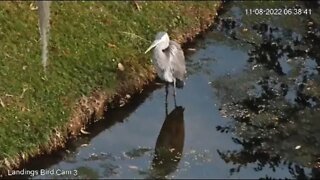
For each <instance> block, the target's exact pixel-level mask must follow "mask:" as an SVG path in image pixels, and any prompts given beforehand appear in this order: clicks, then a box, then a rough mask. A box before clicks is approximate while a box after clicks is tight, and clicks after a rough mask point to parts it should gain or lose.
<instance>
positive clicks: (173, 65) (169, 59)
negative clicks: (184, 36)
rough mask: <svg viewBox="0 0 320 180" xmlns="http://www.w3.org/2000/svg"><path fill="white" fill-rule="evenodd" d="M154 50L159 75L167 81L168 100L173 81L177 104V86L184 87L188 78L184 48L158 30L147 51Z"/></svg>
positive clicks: (154, 60)
mask: <svg viewBox="0 0 320 180" xmlns="http://www.w3.org/2000/svg"><path fill="white" fill-rule="evenodd" d="M152 48H154V50H153V58H152V62H153V64H154V66H155V69H156V72H157V74H158V76H159V77H160V78H161V79H162V80H164V81H166V100H167V95H168V83H173V89H174V93H173V95H174V103H175V106H176V98H175V96H176V87H177V88H182V87H183V86H184V80H185V78H186V74H187V71H186V64H185V58H184V53H183V50H182V49H181V46H180V44H178V43H177V42H175V41H172V40H170V39H169V35H168V34H167V33H166V32H158V33H157V35H156V37H155V40H154V41H153V43H152V44H151V46H150V47H149V48H148V49H147V50H146V52H145V53H147V52H148V51H150V50H151V49H152Z"/></svg>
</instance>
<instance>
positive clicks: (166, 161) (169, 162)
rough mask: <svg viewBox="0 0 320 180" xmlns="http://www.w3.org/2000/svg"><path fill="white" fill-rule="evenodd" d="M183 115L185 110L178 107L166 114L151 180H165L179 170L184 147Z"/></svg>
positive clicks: (153, 162) (156, 147)
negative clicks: (153, 179) (154, 179)
mask: <svg viewBox="0 0 320 180" xmlns="http://www.w3.org/2000/svg"><path fill="white" fill-rule="evenodd" d="M183 113H184V108H183V107H182V106H177V107H176V108H175V109H174V110H173V111H171V112H170V113H169V114H166V119H165V121H164V123H163V125H162V128H161V130H160V133H159V136H158V139H157V142H156V146H155V153H154V158H153V160H152V168H151V174H150V175H151V176H152V177H149V178H156V179H164V178H165V177H166V176H167V175H169V174H170V173H172V172H174V171H175V170H176V169H177V167H178V164H179V161H180V159H181V156H182V151H183V146H184V134H185V133H184V119H183Z"/></svg>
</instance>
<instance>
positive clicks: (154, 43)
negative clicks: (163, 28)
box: [144, 40, 161, 54]
mask: <svg viewBox="0 0 320 180" xmlns="http://www.w3.org/2000/svg"><path fill="white" fill-rule="evenodd" d="M160 42H161V41H160V40H154V41H153V43H152V44H151V46H150V47H148V49H147V50H146V52H144V53H145V54H147V52H148V51H150V50H151V49H152V48H154V47H156V46H157V45H158V44H159V43H160Z"/></svg>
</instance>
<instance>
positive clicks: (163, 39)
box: [144, 32, 170, 54]
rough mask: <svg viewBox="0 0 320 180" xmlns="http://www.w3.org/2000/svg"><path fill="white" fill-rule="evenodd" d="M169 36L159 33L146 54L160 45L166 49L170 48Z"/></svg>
mask: <svg viewBox="0 0 320 180" xmlns="http://www.w3.org/2000/svg"><path fill="white" fill-rule="evenodd" d="M169 41H170V39H169V35H168V33H166V32H158V33H157V35H156V37H155V40H154V41H153V42H152V44H151V46H150V47H149V48H148V49H147V50H146V52H144V53H145V54H146V53H147V52H148V51H150V50H151V49H152V48H154V47H156V46H158V45H162V46H163V47H164V48H166V47H168V46H169Z"/></svg>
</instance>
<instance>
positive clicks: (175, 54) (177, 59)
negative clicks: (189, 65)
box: [169, 41, 187, 81]
mask: <svg viewBox="0 0 320 180" xmlns="http://www.w3.org/2000/svg"><path fill="white" fill-rule="evenodd" d="M169 53H170V67H171V71H172V74H173V77H175V78H177V79H179V80H181V81H184V79H185V75H186V73H187V71H186V63H185V58H184V53H183V50H182V49H181V46H180V45H179V44H178V43H177V42H175V41H170V42H169Z"/></svg>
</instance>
